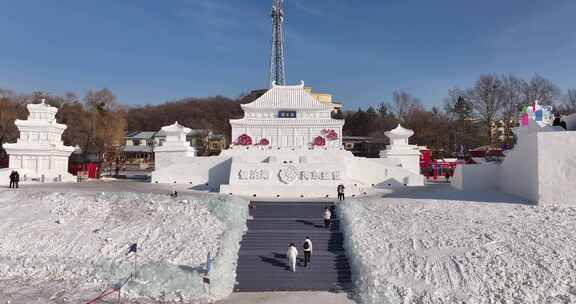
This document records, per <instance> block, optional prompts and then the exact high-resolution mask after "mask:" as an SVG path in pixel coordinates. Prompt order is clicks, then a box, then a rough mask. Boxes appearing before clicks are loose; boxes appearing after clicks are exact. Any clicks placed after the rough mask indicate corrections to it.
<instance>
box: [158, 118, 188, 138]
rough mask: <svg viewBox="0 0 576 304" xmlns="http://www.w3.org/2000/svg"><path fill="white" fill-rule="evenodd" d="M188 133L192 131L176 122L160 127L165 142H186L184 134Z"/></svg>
mask: <svg viewBox="0 0 576 304" xmlns="http://www.w3.org/2000/svg"><path fill="white" fill-rule="evenodd" d="M190 131H192V130H190V128H186V127H184V126H183V125H181V124H179V123H178V122H175V123H173V124H171V125H169V126H165V127H162V132H164V134H166V142H186V134H188V133H190Z"/></svg>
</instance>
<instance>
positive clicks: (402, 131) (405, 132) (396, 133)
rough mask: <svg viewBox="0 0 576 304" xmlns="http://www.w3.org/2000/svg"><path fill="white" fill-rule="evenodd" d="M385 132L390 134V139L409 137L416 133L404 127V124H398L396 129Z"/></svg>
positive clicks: (387, 134)
mask: <svg viewBox="0 0 576 304" xmlns="http://www.w3.org/2000/svg"><path fill="white" fill-rule="evenodd" d="M384 134H386V136H388V137H389V138H390V139H392V138H409V137H410V136H412V135H414V131H412V130H410V129H406V128H404V127H402V125H400V124H398V126H397V127H396V128H395V129H392V130H390V131H388V132H386V133H384Z"/></svg>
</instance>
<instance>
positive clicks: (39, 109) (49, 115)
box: [26, 98, 58, 123]
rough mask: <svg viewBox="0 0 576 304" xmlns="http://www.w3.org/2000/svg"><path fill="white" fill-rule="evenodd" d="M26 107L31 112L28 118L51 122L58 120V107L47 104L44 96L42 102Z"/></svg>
mask: <svg viewBox="0 0 576 304" xmlns="http://www.w3.org/2000/svg"><path fill="white" fill-rule="evenodd" d="M26 108H27V109H28V112H29V113H30V114H28V120H36V121H38V120H43V121H47V122H49V123H55V122H56V113H57V112H58V108H55V107H51V106H50V105H48V104H46V99H44V98H42V103H38V104H29V105H27V106H26Z"/></svg>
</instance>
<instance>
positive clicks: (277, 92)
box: [242, 81, 332, 110]
mask: <svg viewBox="0 0 576 304" xmlns="http://www.w3.org/2000/svg"><path fill="white" fill-rule="evenodd" d="M242 108H244V109H309V110H332V106H330V105H328V104H324V103H321V102H320V101H318V100H316V99H315V98H314V97H312V95H310V94H309V93H308V92H306V91H304V81H302V82H301V83H300V84H299V85H294V86H280V85H276V84H272V88H271V89H270V90H268V92H266V93H265V94H264V95H262V96H261V97H260V98H258V99H256V100H255V101H253V102H252V103H249V104H245V105H242Z"/></svg>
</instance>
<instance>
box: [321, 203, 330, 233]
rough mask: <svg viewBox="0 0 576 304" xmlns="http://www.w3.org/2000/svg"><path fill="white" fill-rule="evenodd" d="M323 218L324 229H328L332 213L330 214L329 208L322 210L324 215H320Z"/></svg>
mask: <svg viewBox="0 0 576 304" xmlns="http://www.w3.org/2000/svg"><path fill="white" fill-rule="evenodd" d="M322 217H323V218H324V228H330V219H331V218H332V212H330V208H329V207H326V208H324V213H323V214H322Z"/></svg>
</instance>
